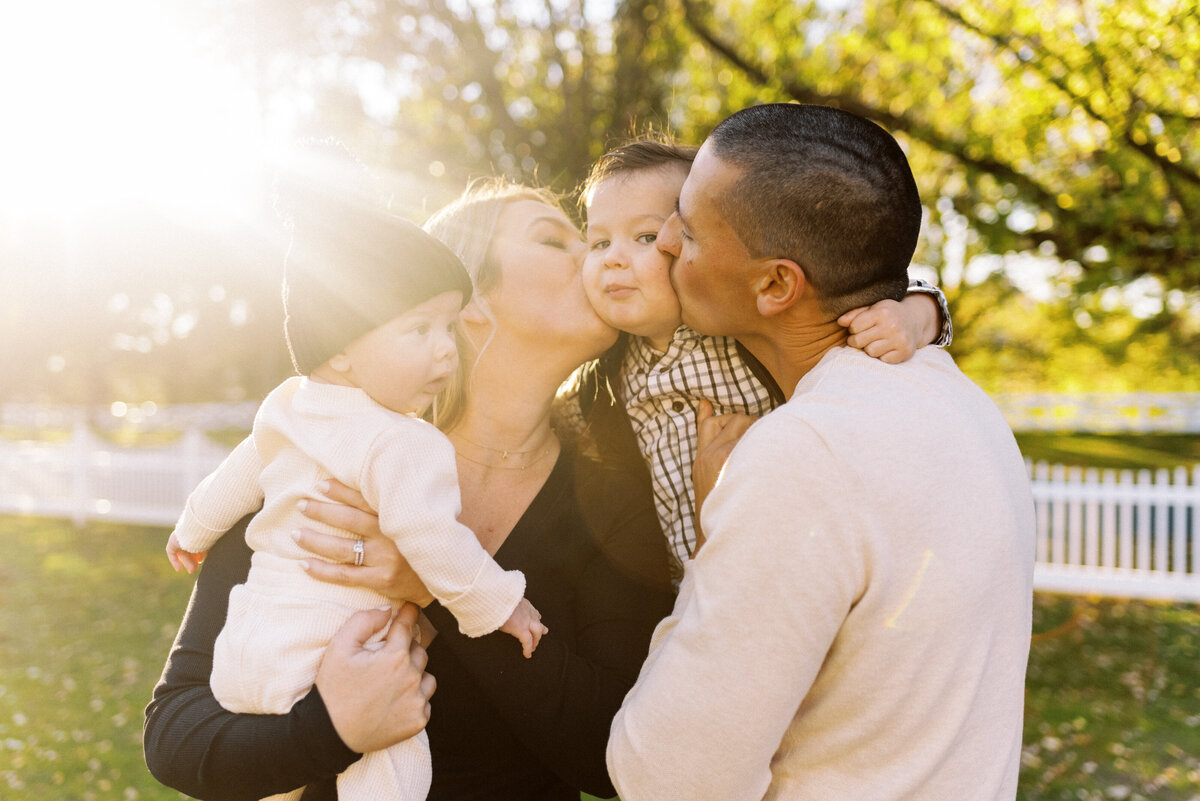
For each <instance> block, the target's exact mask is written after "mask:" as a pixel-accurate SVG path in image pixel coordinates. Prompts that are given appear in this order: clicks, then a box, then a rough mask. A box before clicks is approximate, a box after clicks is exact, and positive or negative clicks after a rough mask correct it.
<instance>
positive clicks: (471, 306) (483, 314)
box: [459, 294, 491, 325]
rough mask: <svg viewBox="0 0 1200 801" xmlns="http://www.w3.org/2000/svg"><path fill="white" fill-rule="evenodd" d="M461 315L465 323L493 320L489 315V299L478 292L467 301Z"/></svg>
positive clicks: (482, 322) (481, 323) (484, 322)
mask: <svg viewBox="0 0 1200 801" xmlns="http://www.w3.org/2000/svg"><path fill="white" fill-rule="evenodd" d="M459 317H461V318H462V320H463V322H465V323H477V324H480V325H483V324H486V323H488V322H490V321H491V317H490V316H489V315H488V310H487V301H486V300H484V299H483V298H481V297H479V295H477V294H476V295H472V296H471V299H470V300H469V301H467V305H466V306H463V308H462V311H461V312H460V313H459Z"/></svg>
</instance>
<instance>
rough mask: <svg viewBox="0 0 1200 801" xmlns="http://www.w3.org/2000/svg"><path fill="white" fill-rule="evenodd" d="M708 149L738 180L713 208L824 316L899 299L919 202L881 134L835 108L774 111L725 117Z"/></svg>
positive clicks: (896, 151)
mask: <svg viewBox="0 0 1200 801" xmlns="http://www.w3.org/2000/svg"><path fill="white" fill-rule="evenodd" d="M708 142H710V143H711V145H710V147H712V149H713V151H714V153H715V155H716V156H717V157H718V158H719V159H721V160H722V161H724V162H727V163H729V164H732V165H734V166H735V167H738V168H739V169H740V170H741V171H742V174H741V176H740V177H739V178H738V180H737V181H736V182H735V184H734V188H733V191H732V192H729V193H728V194H726V195H725V196H724V197H722V198H721V200H720V205H721V212H722V214H723V215H724V216H725V218H726V219H728V220H729V222H730V224H731V225H732V226H733V229H734V230H735V231H736V232H737V234H738V236H739V237H740V238H741V240H742V243H743V244H744V245H745V246H746V249H747V250H749V251H750V254H751V255H752V256H754V257H755V258H772V257H774V258H786V259H791V260H792V261H795V262H796V263H797V264H799V265H800V266H801V267H802V268H803V269H804V273H805V276H806V277H807V279H808V281H809V282H810V283H811V284H812V285H813V287H814V288H815V289H816V290H817V292H818V294H819V295H820V297H821V301H822V307H823V308H824V310H825V311H826V312H829V313H838V314H840V313H841V312H844V311H847V310H849V309H852V308H855V307H857V306H868V305H870V304H872V303H875V302H876V301H879V300H882V299H884V298H892V299H893V300H899V299H901V298H903V297H904V293H905V289H906V287H907V285H908V264H909V261H910V260H911V259H912V254H913V251H914V250H915V249H916V244H917V236H918V234H919V232H920V228H921V198H920V196H919V194H918V192H917V185H916V181H914V179H913V175H912V170H911V169H910V168H909V166H908V160H907V158H905V155H904V151H902V150H901V149H900V145H899V144H898V143H897V142H896V140H895V139H894V138H892V136H891V135H890V134H889V133H888V132H887V131H885V130H884V129H883V128H881V127H879V126H878V125H876V124H875V123H873V122H871V121H869V120H866V119H864V118H862V117H859V116H857V115H855V114H851V113H849V112H847V111H842V110H840V109H835V108H830V107H827V106H813V105H799V104H795V103H772V104H766V105H761V106H752V107H750V108H747V109H743V110H742V111H739V112H737V113H735V114H733V115H732V116H730V117H728V118H726V119H725V120H724V121H723V122H721V123H720V124H719V125H718V126H717V127H716V128H715V129H713V131H712V133H711V134H709V137H708Z"/></svg>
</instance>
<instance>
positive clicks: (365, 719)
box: [316, 604, 437, 754]
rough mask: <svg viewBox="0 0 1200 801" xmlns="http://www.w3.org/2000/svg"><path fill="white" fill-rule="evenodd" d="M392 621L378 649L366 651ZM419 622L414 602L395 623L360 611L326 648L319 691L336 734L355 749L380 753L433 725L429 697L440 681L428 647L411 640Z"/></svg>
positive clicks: (380, 613)
mask: <svg viewBox="0 0 1200 801" xmlns="http://www.w3.org/2000/svg"><path fill="white" fill-rule="evenodd" d="M389 622H390V623H391V628H390V629H389V630H388V633H387V636H386V637H385V638H384V639H383V641H382V642H381V643H379V647H378V648H374V649H373V648H372V647H368V646H367V642H368V640H370V639H371V637H372V636H374V635H375V633H376V632H378V631H382V630H383V629H384V628H387V626H388V624H389ZM416 622H417V607H416V606H413V605H412V604H405V605H404V606H403V607H402V608H401V609H400V612H399V613H398V614H397V615H396V618H395V620H392V615H391V612H390V611H387V610H380V609H371V610H367V611H363V612H358V613H356V614H355V615H354V616H353V617H351V618H350V619H349V620H347V621H346V624H345V625H344V626H342V628H341V629H340V630H339V631H338V633H337V634H335V635H334V636H333V639H332V640H331V641H330V643H329V647H328V648H327V649H326V650H325V655H324V657H323V658H322V660H321V667H320V668H319V669H318V670H317V682H316V684H317V689H318V690H319V691H320V692H321V698H322V699H323V700H324V701H325V707H326V709H328V710H329V719H330V720H331V721H333V727H334V728H335V729H337V733H338V736H340V737H341V738H342V742H344V743H345V744H346V746H347V747H348V748H350V749H351V750H353V751H357V752H358V753H360V754H365V753H367V752H368V751H381V750H383V749H385V748H387V747H389V746H392V745H395V744H396V743H398V742H401V741H403V740H407V739H408V738H409V737H412V736H413V735H415V734H416V733H417V732H419V731H421V729H423V728H425V724H426V723H428V722H429V711H430V707H429V696H431V695H433V691H434V689H436V687H437V682H436V681H435V680H434V678H433V676H431V675H429V674H428V673H426V672H425V663H426V659H427V657H426V655H425V649H423V648H422V647H421V646H420V645H418V644H417V643H416V642H415V641H414V640H413V630H414V627H415V626H416ZM372 645H374V644H372Z"/></svg>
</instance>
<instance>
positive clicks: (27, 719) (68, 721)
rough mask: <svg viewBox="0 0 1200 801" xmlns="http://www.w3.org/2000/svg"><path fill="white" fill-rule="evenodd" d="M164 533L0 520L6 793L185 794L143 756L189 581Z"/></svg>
mask: <svg viewBox="0 0 1200 801" xmlns="http://www.w3.org/2000/svg"><path fill="white" fill-rule="evenodd" d="M165 536H166V534H165V532H164V531H163V530H162V529H152V528H141V527H136V526H120V525H96V526H91V527H89V528H88V529H87V530H85V531H82V532H76V531H75V530H74V529H73V528H72V527H71V525H70V524H69V523H66V522H63V521H56V520H45V519H41V518H23V517H0V597H2V598H3V603H2V604H0V798H14V799H15V798H28V799H35V798H36V799H80V800H81V801H90V799H178V798H181V797H183V796H180V794H178V793H176V792H174V791H171V790H167V789H166V788H163V787H161V786H160V785H159V784H158V783H157V782H155V781H154V779H153V778H151V776H150V774H149V773H148V772H147V770H146V767H145V763H144V762H143V760H142V749H141V728H142V710H143V708H144V707H145V705H146V702H147V701H148V700H149V698H150V690H151V688H153V686H154V683H155V681H156V680H157V679H158V675H159V673H160V671H161V670H162V664H163V659H164V658H165V656H166V654H167V650H168V649H169V648H170V645H171V641H172V639H173V638H174V636H175V628H176V626H177V624H178V622H179V620H180V618H181V617H182V615H183V610H184V608H185V607H186V605H187V598H188V594H189V593H190V592H191V584H192V582H191V581H190V580H188V579H186V578H183V577H181V576H177V575H176V574H175V573H174V572H173V571H172V570H171V569H170V567H169V566H168V564H167V560H166V557H165V556H164V555H163V545H164V544H165V539H164V538H165Z"/></svg>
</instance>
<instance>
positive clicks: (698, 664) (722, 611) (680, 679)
mask: <svg viewBox="0 0 1200 801" xmlns="http://www.w3.org/2000/svg"><path fill="white" fill-rule="evenodd" d="M768 419H769V418H768ZM764 422H765V421H764ZM789 428H791V429H793V430H790V431H785V432H782V433H783V435H782V436H781V435H780V434H781V432H780V431H779V429H778V427H775V428H773V429H770V430H768V429H766V428H759V427H758V426H756V427H755V428H754V429H752V430H751V431H750V432H749V433H747V434H746V437H745V438H744V439H743V441H742V442H741V443H740V444H739V445H738V447H737V449H736V450H735V451H734V453H733V454H732V456H731V458H730V460H729V463H728V464H727V466H726V469H725V473H724V475H723V476H722V477H721V480H720V482H719V483H718V485H717V487H716V488H715V489H714V490H713V492H712V494H711V495H710V496H709V498H708V500H707V501H706V503H705V506H704V509H703V512H702V514H703V525H704V530H705V531H706V532H708V534H709V539H708V541H707V543H706V544H705V545H704V547H703V549H702V550H701V551H700V553H699V555H698V556H697V557H696V558H695V559H694V560H692V562H691V563H690V564H689V565H688V567H687V571H686V573H685V576H684V580H683V584H682V586H681V588H680V594H679V598H678V600H677V601H676V604H675V610H674V612H673V613H672V615H671V616H670V617H668V618H667V619H666V620H664V621H663V622H662V624H660V626H659V627H658V629H657V630H656V631H655V634H654V639H653V641H652V643H651V651H650V656H649V657H648V659H647V660H646V663H645V664H644V666H643V668H642V672H641V675H640V676H639V678H638V681H637V683H636V684H635V685H634V687H633V689H632V690H631V691H630V692H629V695H628V696H627V697H626V699H625V702H624V704H623V705H622V707H621V710H620V712H619V713H618V714H617V716H616V718H615V719H614V720H613V725H612V731H611V737H610V740H609V744H608V766H609V773H610V774H611V776H612V778H613V784H614V786H615V787H616V789H617V791H618V792H619V794H620V796H621V798H622V799H623V800H624V801H643V800H644V799H659V798H688V799H694V800H695V801H703V800H704V799H713V801H717V800H718V799H719V801H737V799H759V798H762V797H763V794H764V793H765V792H766V790H767V787H768V785H769V784H770V780H771V769H770V765H771V759H772V757H773V755H774V754H775V752H776V751H777V749H778V748H779V745H780V742H781V740H782V738H783V736H784V734H785V732H786V731H787V729H788V727H789V725H790V724H791V723H792V721H793V719H794V718H795V716H796V715H797V713H798V711H799V708H800V705H801V702H802V701H803V700H804V698H805V695H806V694H807V692H808V690H809V688H810V687H811V686H812V683H813V681H814V680H815V678H816V676H817V672H818V670H819V669H820V667H821V664H822V662H823V661H824V659H825V656H826V653H827V652H828V650H829V648H830V646H831V644H832V643H833V640H834V638H835V636H836V635H837V632H838V630H839V628H840V626H841V623H842V620H843V619H844V618H845V615H846V614H847V612H848V611H849V609H850V607H851V605H852V604H853V602H854V599H855V598H856V597H857V596H858V594H859V593H860V591H861V590H860V588H861V586H862V584H863V581H864V577H863V575H862V570H861V568H860V564H861V560H860V559H858V558H856V557H855V549H856V546H855V545H854V544H853V543H852V542H847V538H846V537H845V536H844V534H843V533H842V530H843V528H844V526H843V525H839V524H838V521H839V517H838V513H837V511H836V506H837V499H838V498H840V497H842V495H841V492H842V491H841V490H838V489H837V488H836V487H832V486H830V482H829V479H828V478H827V472H826V471H825V470H823V468H822V464H825V463H826V460H825V459H822V458H821V456H820V454H821V451H825V450H826V449H825V448H824V447H823V445H822V444H821V442H820V441H819V439H818V438H817V437H816V436H814V435H813V434H812V433H811V431H809V430H807V427H806V426H802V425H800V424H794V423H792V422H791V421H789ZM794 429H800V430H794ZM797 453H803V454H804V458H803V459H798V458H797V457H796V454H797ZM781 467H782V468H783V469H781ZM830 493H832V494H830ZM801 497H803V498H805V500H806V503H805V506H804V507H802V515H801V516H798V515H797V508H798V506H797V504H796V503H795V502H794V499H796V498H801ZM814 497H816V498H821V497H826V498H827V499H828V501H829V503H824V502H820V503H814V504H812V505H809V504H808V503H807V500H808V499H809V498H814ZM781 500H782V501H783V502H781Z"/></svg>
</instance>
